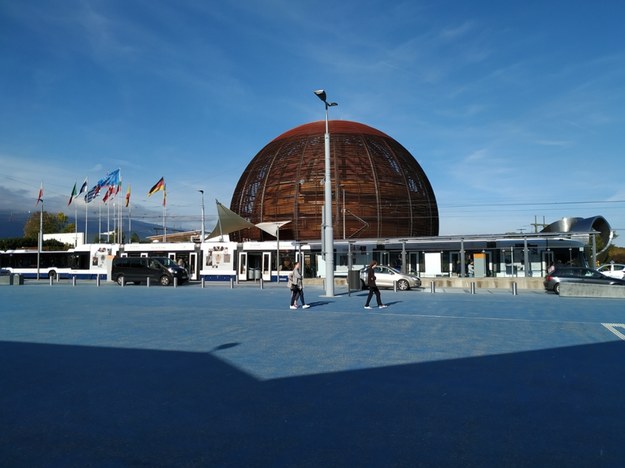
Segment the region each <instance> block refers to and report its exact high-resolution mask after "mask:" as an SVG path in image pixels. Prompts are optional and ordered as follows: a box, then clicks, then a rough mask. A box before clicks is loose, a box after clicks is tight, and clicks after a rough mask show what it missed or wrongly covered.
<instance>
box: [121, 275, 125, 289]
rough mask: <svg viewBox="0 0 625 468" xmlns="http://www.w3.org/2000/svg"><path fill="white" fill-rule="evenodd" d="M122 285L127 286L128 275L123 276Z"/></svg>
mask: <svg viewBox="0 0 625 468" xmlns="http://www.w3.org/2000/svg"><path fill="white" fill-rule="evenodd" d="M121 286H122V288H123V287H124V286H126V277H125V276H122V285H121Z"/></svg>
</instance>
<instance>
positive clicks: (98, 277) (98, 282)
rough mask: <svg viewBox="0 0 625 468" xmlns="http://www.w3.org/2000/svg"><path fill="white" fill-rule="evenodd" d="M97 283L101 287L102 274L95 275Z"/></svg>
mask: <svg viewBox="0 0 625 468" xmlns="http://www.w3.org/2000/svg"><path fill="white" fill-rule="evenodd" d="M95 285H96V286H97V287H100V275H99V274H98V275H95Z"/></svg>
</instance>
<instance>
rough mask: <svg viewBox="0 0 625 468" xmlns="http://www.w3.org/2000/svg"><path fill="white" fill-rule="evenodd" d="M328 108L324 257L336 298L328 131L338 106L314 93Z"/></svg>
mask: <svg viewBox="0 0 625 468" xmlns="http://www.w3.org/2000/svg"><path fill="white" fill-rule="evenodd" d="M314 93H315V94H316V95H317V97H318V98H319V99H321V100H322V101H323V103H324V104H325V107H326V116H325V117H326V133H325V182H324V189H325V190H324V194H325V195H324V200H323V210H324V217H323V226H322V227H323V240H324V242H323V252H322V253H323V257H324V260H325V262H326V282H325V295H326V296H327V297H333V296H334V231H333V228H332V181H331V178H330V170H331V166H330V131H329V129H328V108H329V107H332V106H337V105H338V104H337V103H336V102H328V101H327V100H326V92H325V91H324V90H323V89H318V90H317V91H314Z"/></svg>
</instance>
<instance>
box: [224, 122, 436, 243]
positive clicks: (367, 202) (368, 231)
mask: <svg viewBox="0 0 625 468" xmlns="http://www.w3.org/2000/svg"><path fill="white" fill-rule="evenodd" d="M329 133H330V161H331V164H330V165H331V181H332V207H333V211H332V213H333V215H332V220H333V228H334V238H335V239H342V238H346V239H355V238H386V237H404V236H405V237H414V236H437V235H438V227H439V220H438V207H437V204H436V199H435V197H434V191H433V190H432V186H431V185H430V182H429V181H428V178H427V177H426V175H425V173H424V172H423V169H422V168H421V166H420V165H419V163H418V162H417V161H416V160H415V158H414V157H413V156H412V155H411V154H410V153H409V152H408V150H406V148H404V147H403V146H402V145H400V144H399V143H398V142H397V141H395V140H394V139H393V138H391V137H389V136H388V135H386V134H384V133H383V132H381V131H379V130H376V129H375V128H372V127H369V126H367V125H363V124H360V123H357V122H350V121H344V120H330V121H329ZM324 136H325V121H319V122H311V123H308V124H305V125H301V126H299V127H296V128H293V129H292V130H289V131H288V132H286V133H283V134H282V135H280V136H278V137H277V138H276V139H274V140H273V141H271V142H270V143H269V144H267V145H266V146H265V147H264V148H263V149H262V150H261V151H260V152H259V153H258V154H257V155H256V156H255V157H254V159H252V161H251V162H250V163H249V165H248V166H247V168H246V169H245V171H244V172H243V174H242V175H241V178H240V179H239V182H238V184H237V186H236V189H235V191H234V195H233V197H232V203H231V205H230V208H231V210H232V211H234V212H235V213H238V214H239V215H240V216H242V217H244V218H246V219H248V220H249V221H250V222H252V223H254V224H258V223H261V222H281V221H290V223H288V224H285V225H284V226H282V227H281V228H280V232H279V235H280V240H282V239H290V240H298V241H304V240H319V239H320V238H321V225H322V211H323V204H324V185H323V184H324V178H325V146H324ZM234 238H235V239H236V240H241V239H251V240H259V241H260V240H270V239H273V237H272V236H270V235H268V234H265V233H263V232H262V231H260V230H258V229H256V228H254V229H247V230H244V231H239V233H237V234H236V235H235V236H234Z"/></svg>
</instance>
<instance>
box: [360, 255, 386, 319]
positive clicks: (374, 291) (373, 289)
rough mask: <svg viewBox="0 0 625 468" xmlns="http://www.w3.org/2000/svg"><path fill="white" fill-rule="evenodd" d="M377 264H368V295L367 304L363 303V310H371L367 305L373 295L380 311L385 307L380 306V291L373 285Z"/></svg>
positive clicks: (374, 262)
mask: <svg viewBox="0 0 625 468" xmlns="http://www.w3.org/2000/svg"><path fill="white" fill-rule="evenodd" d="M377 264H378V262H376V261H375V260H373V261H372V262H371V263H369V268H368V269H367V286H369V295H368V296H367V302H366V303H365V309H371V306H370V305H369V303H370V302H371V298H372V297H373V295H374V294H375V300H376V302H377V303H378V307H379V308H380V309H384V308H385V307H386V306H385V305H384V304H382V299H381V298H380V290H379V289H378V286H377V285H376V284H375V267H376V265H377Z"/></svg>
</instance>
